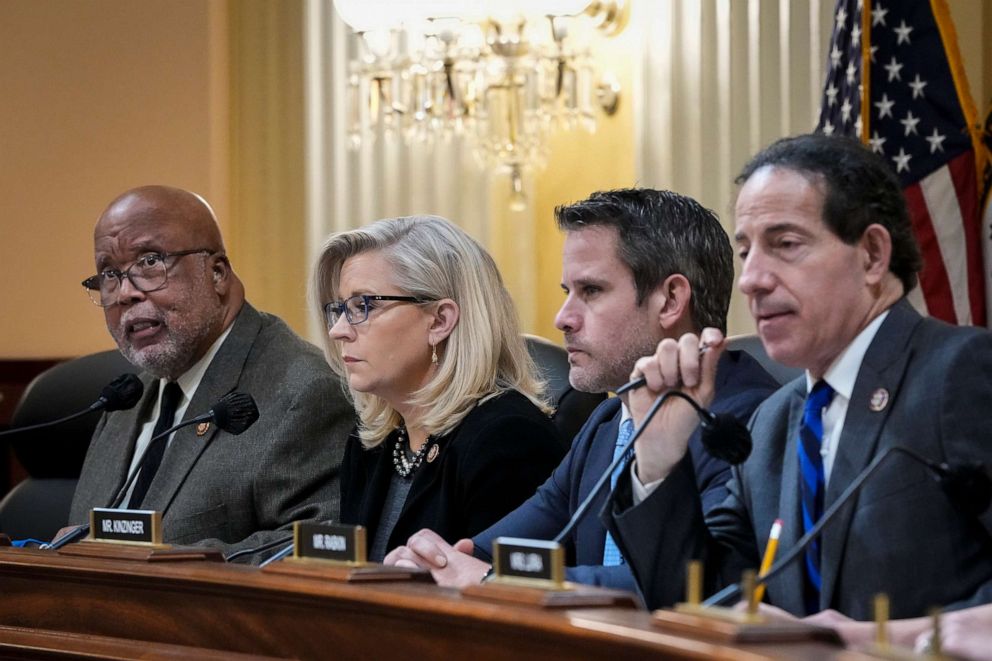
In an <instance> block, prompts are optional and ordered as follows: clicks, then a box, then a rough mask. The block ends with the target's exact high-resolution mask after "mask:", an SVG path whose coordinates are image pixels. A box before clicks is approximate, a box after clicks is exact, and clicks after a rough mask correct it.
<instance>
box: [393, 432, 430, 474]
mask: <svg viewBox="0 0 992 661" xmlns="http://www.w3.org/2000/svg"><path fill="white" fill-rule="evenodd" d="M429 441H430V438H428V439H427V441H425V442H424V444H423V445H422V446H421V448H420V449H419V450H417V452H416V453H414V455H413V459H407V458H406V452H405V451H404V450H403V445H404V444H406V443H407V439H406V427H398V428H397V429H396V444H395V445H393V468H395V469H396V472H397V473H398V474H399V476H400V477H402V478H404V479H406V478H408V477H410V476H411V475H413V473H414V472H415V471H416V470H417V469H418V468H420V464H421V463H423V461H424V455H425V454H426V453H427V446H428V445H430V443H429Z"/></svg>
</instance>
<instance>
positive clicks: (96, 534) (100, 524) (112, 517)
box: [86, 507, 164, 548]
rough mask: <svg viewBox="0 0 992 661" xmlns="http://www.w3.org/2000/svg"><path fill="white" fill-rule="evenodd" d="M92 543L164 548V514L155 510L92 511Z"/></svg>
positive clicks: (88, 539)
mask: <svg viewBox="0 0 992 661" xmlns="http://www.w3.org/2000/svg"><path fill="white" fill-rule="evenodd" d="M86 539H87V541H91V542H104V543H110V544H121V543H123V544H140V545H144V546H156V547H160V548H161V547H162V546H164V544H163V543H162V513H161V512H156V511H154V510H113V509H104V508H101V507H96V508H93V509H92V510H90V536H89V537H87V538H86Z"/></svg>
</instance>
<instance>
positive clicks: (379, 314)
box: [314, 216, 566, 561]
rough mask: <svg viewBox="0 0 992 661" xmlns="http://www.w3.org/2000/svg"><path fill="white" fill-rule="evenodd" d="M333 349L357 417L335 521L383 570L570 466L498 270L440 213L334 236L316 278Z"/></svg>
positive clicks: (474, 526)
mask: <svg viewBox="0 0 992 661" xmlns="http://www.w3.org/2000/svg"><path fill="white" fill-rule="evenodd" d="M314 292H315V299H316V300H315V303H316V305H317V306H318V308H319V309H320V310H321V313H322V315H323V319H324V321H325V323H326V324H327V329H328V335H327V338H326V339H325V345H326V353H327V358H328V362H329V363H330V365H331V367H332V368H333V369H334V370H335V371H336V372H337V373H338V374H340V375H341V376H342V377H343V379H345V380H346V381H347V384H348V390H349V393H350V395H351V398H352V400H353V402H354V405H355V409H356V411H357V413H358V417H359V425H358V427H357V429H356V430H355V432H354V433H353V434H352V436H351V437H350V438H349V440H348V445H347V448H346V450H345V456H344V461H343V462H342V466H341V521H342V522H344V523H349V524H361V525H363V526H365V527H366V528H367V530H368V536H369V537H368V538H369V544H370V546H369V548H370V551H369V558H370V559H371V560H375V561H381V560H382V558H383V557H384V556H385V554H386V553H387V552H388V551H389V550H390V549H392V548H394V547H396V546H399V545H401V544H404V543H405V542H406V540H407V538H408V537H409V536H410V535H412V534H413V533H415V532H417V531H418V530H420V529H421V528H431V529H433V530H435V531H437V532H438V534H440V535H441V536H442V537H444V538H445V539H446V540H449V541H451V542H454V541H455V540H458V539H461V538H464V537H471V536H472V535H474V534H476V533H478V532H480V531H481V530H483V529H485V528H486V527H488V526H489V525H490V524H492V523H494V522H495V521H497V520H499V519H500V518H501V517H502V516H503V515H504V514H506V513H507V512H510V511H511V510H513V509H514V508H515V507H516V506H517V505H519V504H520V503H521V502H523V501H524V500H525V499H526V498H527V497H529V496H530V495H532V494H533V493H534V491H535V489H536V488H537V487H538V486H539V485H540V484H541V483H542V482H543V481H544V480H545V479H546V478H547V477H548V476H549V475H550V474H551V472H552V470H553V469H554V468H555V466H557V465H558V463H559V461H560V460H561V458H562V457H563V456H564V453H565V450H566V447H565V444H564V443H563V442H562V440H561V439H560V438H559V437H558V435H557V433H556V431H555V428H554V426H553V425H552V424H551V421H550V418H549V413H550V408H549V407H548V405H547V402H546V401H545V399H544V394H543V393H544V384H543V383H542V382H541V381H540V379H539V378H538V377H537V376H536V372H535V369H534V365H533V363H532V362H531V360H530V357H529V355H528V354H527V349H526V346H525V344H524V341H523V338H522V337H521V335H520V330H519V328H518V323H517V317H516V312H515V311H514V308H513V303H512V301H511V300H510V296H509V294H508V293H507V291H506V288H505V287H504V286H503V282H502V279H501V278H500V275H499V271H498V270H497V268H496V264H495V262H493V260H492V258H491V257H490V256H489V254H488V253H486V251H485V250H483V249H482V247H481V246H479V244H478V243H476V242H475V241H474V240H472V238H471V237H469V236H468V235H467V234H465V232H463V231H462V230H461V229H459V228H458V227H456V226H455V225H453V224H452V223H450V222H449V221H447V220H445V219H443V218H439V217H437V216H411V217H405V218H393V219H387V220H380V221H377V222H375V223H372V224H371V225H368V226H366V227H363V228H361V229H357V230H353V231H349V232H343V233H340V234H335V235H333V236H332V237H331V238H330V239H329V240H328V241H327V243H326V245H325V246H324V248H323V250H322V251H321V254H320V257H319V258H318V260H317V264H316V268H315V273H314Z"/></svg>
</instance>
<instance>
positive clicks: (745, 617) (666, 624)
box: [652, 604, 843, 645]
mask: <svg viewBox="0 0 992 661" xmlns="http://www.w3.org/2000/svg"><path fill="white" fill-rule="evenodd" d="M652 620H653V622H654V624H655V625H656V626H658V627H660V628H662V629H668V630H670V631H673V632H678V633H688V634H691V635H692V636H694V637H697V638H703V639H708V640H716V641H720V642H724V643H728V642H729V643H772V642H775V643H777V642H793V641H803V640H819V641H824V642H828V643H834V644H836V645H843V641H842V640H841V638H840V636H838V635H837V632H836V631H834V630H833V629H830V628H827V627H821V626H816V625H813V624H808V623H806V622H803V621H802V620H785V621H782V620H775V621H773V620H771V619H769V618H768V617H766V616H764V615H761V614H760V613H759V614H757V615H749V614H748V613H747V612H745V611H738V610H735V609H731V608H721V607H709V608H704V607H700V606H690V605H688V604H678V605H677V606H676V607H675V610H656V611H655V612H654V613H652Z"/></svg>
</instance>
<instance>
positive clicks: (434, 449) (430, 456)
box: [427, 443, 441, 464]
mask: <svg viewBox="0 0 992 661" xmlns="http://www.w3.org/2000/svg"><path fill="white" fill-rule="evenodd" d="M439 454H441V448H439V447H438V446H437V443H435V444H434V445H432V446H431V449H430V450H428V451H427V463H429V464H433V463H434V460H435V459H437V456H438V455H439Z"/></svg>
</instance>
